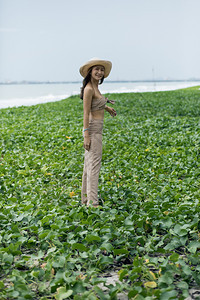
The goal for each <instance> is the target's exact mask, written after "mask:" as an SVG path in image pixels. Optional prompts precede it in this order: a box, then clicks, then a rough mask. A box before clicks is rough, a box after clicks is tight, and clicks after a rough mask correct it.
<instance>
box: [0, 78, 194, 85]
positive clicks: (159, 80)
mask: <svg viewBox="0 0 200 300" xmlns="http://www.w3.org/2000/svg"><path fill="white" fill-rule="evenodd" d="M196 81H200V79H155V80H152V79H149V80H148V79H147V80H107V81H105V83H123V82H124V83H128V82H130V83H131V82H132V83H139V82H153V83H156V82H196ZM77 83H80V84H81V83H82V81H28V80H27V81H8V82H0V85H25V84H27V85H32V84H77Z"/></svg>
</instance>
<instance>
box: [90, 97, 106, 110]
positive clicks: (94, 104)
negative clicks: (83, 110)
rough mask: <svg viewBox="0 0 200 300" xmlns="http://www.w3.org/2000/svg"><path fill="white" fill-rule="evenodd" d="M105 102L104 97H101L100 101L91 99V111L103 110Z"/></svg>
mask: <svg viewBox="0 0 200 300" xmlns="http://www.w3.org/2000/svg"><path fill="white" fill-rule="evenodd" d="M106 103H107V100H106V98H105V97H104V96H102V97H101V98H100V99H95V98H93V99H92V104H91V111H95V110H101V109H104V108H105V106H106Z"/></svg>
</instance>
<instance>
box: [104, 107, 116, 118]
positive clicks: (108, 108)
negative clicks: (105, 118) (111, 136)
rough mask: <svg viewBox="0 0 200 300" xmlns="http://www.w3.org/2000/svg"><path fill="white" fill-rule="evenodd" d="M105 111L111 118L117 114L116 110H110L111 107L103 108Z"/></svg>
mask: <svg viewBox="0 0 200 300" xmlns="http://www.w3.org/2000/svg"><path fill="white" fill-rule="evenodd" d="M105 110H106V111H107V112H109V114H110V115H111V116H112V117H115V116H116V115H117V113H116V110H115V109H114V108H112V107H110V106H107V105H106V106H105Z"/></svg>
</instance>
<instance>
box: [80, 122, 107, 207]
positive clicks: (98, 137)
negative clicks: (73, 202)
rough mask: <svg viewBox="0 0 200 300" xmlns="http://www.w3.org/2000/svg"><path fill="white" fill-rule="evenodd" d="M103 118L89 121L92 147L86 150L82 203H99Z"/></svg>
mask: <svg viewBox="0 0 200 300" xmlns="http://www.w3.org/2000/svg"><path fill="white" fill-rule="evenodd" d="M102 131H103V120H94V119H93V120H91V121H90V123H89V134H90V141H91V144H90V149H89V151H87V150H85V159H84V168H83V177H82V191H81V201H82V204H86V205H89V204H92V205H94V206H95V205H98V204H99V201H98V182H99V172H100V168H101V159H102Z"/></svg>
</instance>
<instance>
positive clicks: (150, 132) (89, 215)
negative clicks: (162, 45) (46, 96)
mask: <svg viewBox="0 0 200 300" xmlns="http://www.w3.org/2000/svg"><path fill="white" fill-rule="evenodd" d="M107 96H108V97H109V98H110V99H114V100H116V104H115V109H116V110H117V113H118V115H117V117H116V118H111V117H110V116H109V115H108V114H107V115H106V118H105V122H104V136H103V140H104V144H103V160H102V168H101V173H100V181H99V196H100V198H101V199H102V206H100V207H99V208H93V207H89V208H86V207H83V206H81V199H80V190H81V176H82V169H83V158H84V157H83V154H84V149H83V138H82V118H83V111H82V102H81V100H80V99H79V98H78V97H77V96H73V97H70V98H68V99H65V100H62V101H60V102H55V103H47V104H40V105H35V106H30V107H19V108H8V109H2V110H0V128H1V139H0V141H1V143H0V147H1V157H0V205H1V208H0V233H1V234H0V299H1V300H3V299H6V300H8V299H17V300H23V299H41V300H45V299H57V300H61V299H91V300H93V299H102V300H104V299H117V294H118V293H120V292H124V293H125V294H126V295H128V297H129V299H137V300H142V299H148V300H151V299H161V300H168V299H185V298H186V297H187V296H188V290H189V288H191V287H192V286H200V255H199V253H200V252H199V250H200V240H199V239H200V219H199V217H200V216H199V215H200V204H199V200H200V157H199V154H200V118H199V117H200V87H196V88H190V89H185V90H177V91H169V92H154V93H134V94H133V93H130V94H129V93H127V94H112V95H109V94H107ZM112 270H115V271H116V272H118V274H119V280H120V281H121V282H120V283H118V284H116V286H114V285H113V286H112V285H110V286H109V289H108V292H106V293H103V292H102V290H101V289H100V287H99V283H100V282H105V278H102V273H104V272H109V271H112ZM105 284H106V283H105Z"/></svg>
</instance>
